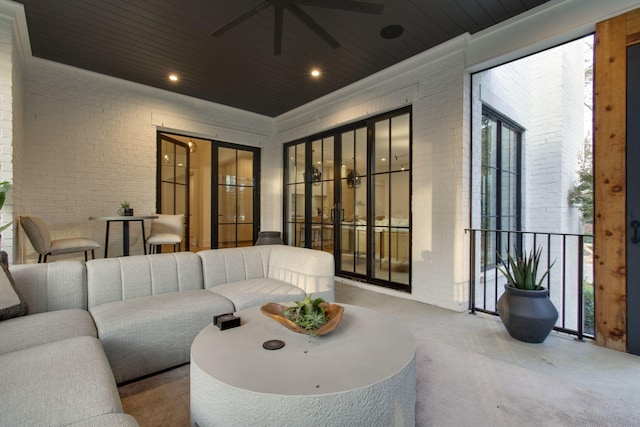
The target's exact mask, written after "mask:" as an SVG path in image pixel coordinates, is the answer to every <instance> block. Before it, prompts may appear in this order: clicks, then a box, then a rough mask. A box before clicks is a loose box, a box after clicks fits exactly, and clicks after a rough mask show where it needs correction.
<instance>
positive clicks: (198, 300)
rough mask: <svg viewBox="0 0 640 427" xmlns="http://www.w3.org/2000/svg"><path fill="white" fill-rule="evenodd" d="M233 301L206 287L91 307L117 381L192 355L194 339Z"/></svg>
mask: <svg viewBox="0 0 640 427" xmlns="http://www.w3.org/2000/svg"><path fill="white" fill-rule="evenodd" d="M232 311H233V304H232V303H231V301H229V300H227V299H226V298H224V297H222V296H220V295H216V294H213V293H211V292H208V291H205V290H203V289H197V290H191V291H181V292H172V293H164V294H160V295H154V296H150V297H140V298H132V299H127V300H125V301H118V302H113V303H109V304H102V305H98V306H95V307H93V308H91V309H90V312H91V315H92V316H93V319H94V321H95V323H96V327H97V328H98V337H99V338H100V342H102V345H103V347H104V350H105V353H106V354H107V357H108V358H109V363H110V364H111V368H112V369H113V374H114V375H115V378H116V381H117V382H118V383H121V382H124V381H129V380H132V379H134V378H138V377H141V376H143V375H147V374H151V373H154V372H158V371H161V370H163V369H167V368H171V367H174V366H177V365H180V364H183V363H187V362H188V361H189V356H190V353H189V352H190V349H191V343H192V342H193V340H194V338H195V337H196V335H198V333H199V332H200V331H201V330H202V329H203V328H204V327H205V326H207V325H209V324H210V323H211V322H212V321H213V316H214V315H218V314H224V313H230V312H232Z"/></svg>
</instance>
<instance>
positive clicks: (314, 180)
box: [311, 166, 322, 185]
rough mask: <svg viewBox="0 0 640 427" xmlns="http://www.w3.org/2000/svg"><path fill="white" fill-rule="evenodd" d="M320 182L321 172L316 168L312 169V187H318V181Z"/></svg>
mask: <svg viewBox="0 0 640 427" xmlns="http://www.w3.org/2000/svg"><path fill="white" fill-rule="evenodd" d="M321 180H322V172H320V169H318V168H317V167H315V166H314V167H313V171H312V175H311V182H312V183H313V185H320V181H321Z"/></svg>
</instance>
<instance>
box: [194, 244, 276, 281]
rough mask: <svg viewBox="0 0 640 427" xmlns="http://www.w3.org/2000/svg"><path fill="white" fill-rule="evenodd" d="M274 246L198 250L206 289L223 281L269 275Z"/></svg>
mask: <svg viewBox="0 0 640 427" xmlns="http://www.w3.org/2000/svg"><path fill="white" fill-rule="evenodd" d="M271 248H272V246H270V245H267V246H248V247H244V248H227V249H210V250H206V251H200V252H198V256H199V257H200V258H202V274H203V280H204V287H205V289H208V288H211V287H213V286H216V285H220V284H223V283H233V282H239V281H241V280H250V279H259V278H262V277H267V268H268V264H269V254H270V252H271Z"/></svg>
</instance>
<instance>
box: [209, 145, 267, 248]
mask: <svg viewBox="0 0 640 427" xmlns="http://www.w3.org/2000/svg"><path fill="white" fill-rule="evenodd" d="M212 165H213V166H214V168H213V169H214V170H215V171H216V173H212V176H211V178H212V181H211V188H212V189H213V192H212V195H213V197H211V213H212V215H211V223H212V227H211V232H212V234H211V242H212V244H211V247H212V248H232V247H241V246H253V244H254V242H255V241H256V240H257V237H258V231H259V229H260V149H259V148H257V147H247V146H243V145H238V144H230V143H225V142H217V141H214V144H213V148H212Z"/></svg>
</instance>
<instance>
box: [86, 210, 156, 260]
mask: <svg viewBox="0 0 640 427" xmlns="http://www.w3.org/2000/svg"><path fill="white" fill-rule="evenodd" d="M155 218H158V215H135V216H125V215H117V216H90V217H89V220H91V221H106V222H107V232H106V235H105V238H104V257H105V258H106V257H107V253H108V252H109V225H110V224H111V223H112V222H121V223H122V256H129V223H130V222H131V221H138V222H140V225H141V226H142V249H143V250H144V254H145V255H146V254H147V245H146V243H145V242H146V241H147V238H146V236H145V233H144V220H145V219H155Z"/></svg>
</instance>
